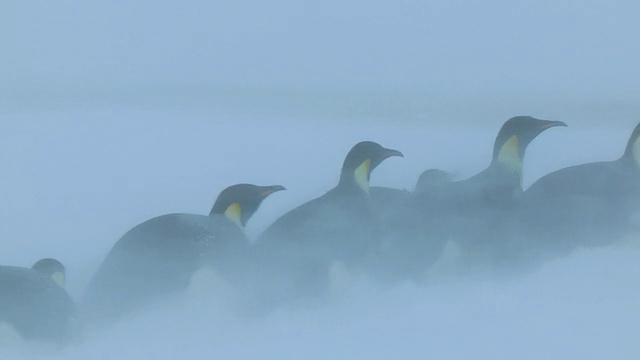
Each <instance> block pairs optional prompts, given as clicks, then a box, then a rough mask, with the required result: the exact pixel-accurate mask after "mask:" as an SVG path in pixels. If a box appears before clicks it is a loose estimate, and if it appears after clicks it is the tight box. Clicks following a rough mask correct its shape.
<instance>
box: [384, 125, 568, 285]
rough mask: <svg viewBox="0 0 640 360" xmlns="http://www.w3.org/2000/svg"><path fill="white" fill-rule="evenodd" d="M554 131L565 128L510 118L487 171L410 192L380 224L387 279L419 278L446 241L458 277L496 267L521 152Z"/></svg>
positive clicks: (517, 186) (516, 194)
mask: <svg viewBox="0 0 640 360" xmlns="http://www.w3.org/2000/svg"><path fill="white" fill-rule="evenodd" d="M556 126H566V124H565V123H563V122H559V121H548V120H540V119H536V118H533V117H530V116H517V117H514V118H511V119H509V120H507V121H506V122H505V123H504V124H503V126H502V127H501V129H500V131H499V132H498V135H497V137H496V140H495V142H494V149H493V158H492V161H491V164H490V165H489V167H487V168H486V169H485V170H483V171H482V172H480V173H478V174H476V175H474V176H472V177H470V178H468V179H466V180H460V181H448V182H442V181H440V182H438V183H436V184H432V185H430V186H429V187H427V188H423V191H420V192H414V193H413V194H412V196H411V197H410V198H409V199H407V201H405V202H404V203H403V204H402V205H401V208H399V209H397V210H396V211H395V214H396V215H395V216H394V217H392V218H387V219H385V223H386V225H387V226H386V228H387V229H388V230H387V234H386V236H385V237H386V239H387V241H386V246H387V248H388V250H387V253H388V254H389V258H388V259H387V260H386V261H385V262H387V263H388V265H387V267H388V271H389V272H390V273H391V274H389V276H390V277H391V278H395V279H406V278H410V279H421V278H423V277H424V276H425V273H426V271H427V270H428V269H429V267H430V266H431V264H433V263H435V261H437V260H438V259H439V258H440V255H441V254H442V251H443V249H444V247H445V244H446V243H447V242H448V241H451V242H454V243H456V244H457V247H458V248H459V249H460V252H461V254H460V256H461V259H460V262H461V265H462V267H463V268H464V269H461V270H462V271H463V272H468V271H469V270H470V269H472V268H474V267H476V265H479V264H482V265H481V266H484V265H487V264H488V266H490V267H491V266H492V265H493V263H495V262H500V261H501V260H502V259H500V258H501V256H502V255H501V253H502V251H501V250H500V248H501V247H503V246H504V243H505V242H508V234H509V231H508V229H509V228H510V226H509V222H510V221H511V213H512V211H513V209H514V208H515V207H516V205H517V203H518V201H520V198H521V196H522V192H523V191H522V185H521V184H522V162H523V159H524V155H525V151H526V148H527V146H528V145H529V143H530V142H531V141H533V139H535V138H536V137H537V136H538V135H539V134H540V133H542V132H543V131H544V130H546V129H549V128H551V127H556Z"/></svg>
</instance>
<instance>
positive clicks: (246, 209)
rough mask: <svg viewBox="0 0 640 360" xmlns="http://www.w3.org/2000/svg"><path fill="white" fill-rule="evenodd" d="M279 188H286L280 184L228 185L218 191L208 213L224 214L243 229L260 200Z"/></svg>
mask: <svg viewBox="0 0 640 360" xmlns="http://www.w3.org/2000/svg"><path fill="white" fill-rule="evenodd" d="M280 190H286V189H285V188H284V186H282V185H269V186H258V185H252V184H237V185H232V186H229V187H228V188H226V189H224V190H222V192H220V194H219V195H218V198H217V199H216V202H215V204H213V208H212V209H211V212H210V213H209V215H214V214H221V215H224V216H225V217H226V218H227V219H229V220H231V221H232V222H233V223H234V224H236V225H238V227H239V228H241V229H244V227H245V226H246V225H247V222H248V221H249V219H250V218H251V216H253V214H254V213H255V212H256V210H258V207H259V206H260V204H261V203H262V200H264V199H266V198H267V196H269V195H271V194H273V193H274V192H276V191H280Z"/></svg>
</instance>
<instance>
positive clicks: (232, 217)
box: [209, 203, 245, 233]
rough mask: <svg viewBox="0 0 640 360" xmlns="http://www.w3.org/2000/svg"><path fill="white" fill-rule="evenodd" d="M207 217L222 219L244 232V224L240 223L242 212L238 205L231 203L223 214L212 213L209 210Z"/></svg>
mask: <svg viewBox="0 0 640 360" xmlns="http://www.w3.org/2000/svg"><path fill="white" fill-rule="evenodd" d="M209 217H218V218H224V219H225V221H229V222H231V223H233V224H234V225H235V226H236V227H238V229H240V231H242V232H243V233H244V232H245V227H244V224H243V223H242V210H241V209H240V204H237V203H233V204H231V205H229V206H228V207H227V209H226V210H225V212H224V213H220V212H214V211H213V210H211V212H210V213H209Z"/></svg>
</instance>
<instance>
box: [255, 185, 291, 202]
mask: <svg viewBox="0 0 640 360" xmlns="http://www.w3.org/2000/svg"><path fill="white" fill-rule="evenodd" d="M282 190H287V189H286V188H285V187H284V186H282V185H272V186H265V187H264V188H263V191H262V193H261V195H262V198H263V199H264V198H266V197H267V196H269V195H271V194H273V193H274V192H276V191H282Z"/></svg>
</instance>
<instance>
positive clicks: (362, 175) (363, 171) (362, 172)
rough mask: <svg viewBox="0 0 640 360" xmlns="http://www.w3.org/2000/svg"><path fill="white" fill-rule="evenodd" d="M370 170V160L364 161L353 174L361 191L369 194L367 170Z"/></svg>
mask: <svg viewBox="0 0 640 360" xmlns="http://www.w3.org/2000/svg"><path fill="white" fill-rule="evenodd" d="M370 168H371V160H369V159H367V160H365V161H364V162H363V163H362V164H360V166H358V167H357V168H356V170H355V171H354V172H353V177H354V179H355V180H356V184H358V186H360V188H361V189H362V191H364V192H365V193H367V194H369V169H370Z"/></svg>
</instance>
